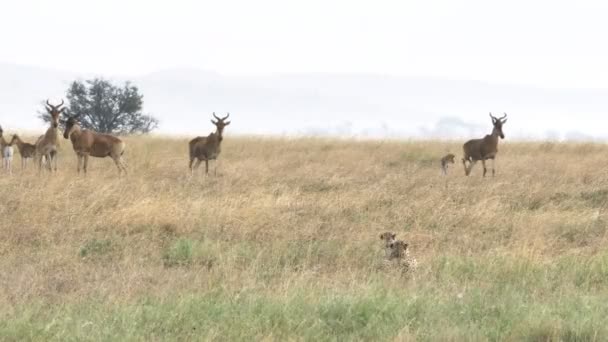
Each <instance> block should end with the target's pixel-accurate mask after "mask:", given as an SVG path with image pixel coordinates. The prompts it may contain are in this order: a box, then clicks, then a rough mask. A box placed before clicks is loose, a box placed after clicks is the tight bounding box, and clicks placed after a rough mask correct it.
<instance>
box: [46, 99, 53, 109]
mask: <svg viewBox="0 0 608 342" xmlns="http://www.w3.org/2000/svg"><path fill="white" fill-rule="evenodd" d="M46 105H47V106H49V107H51V108H55V106H53V105H52V104H51V103H50V102H49V99H46Z"/></svg>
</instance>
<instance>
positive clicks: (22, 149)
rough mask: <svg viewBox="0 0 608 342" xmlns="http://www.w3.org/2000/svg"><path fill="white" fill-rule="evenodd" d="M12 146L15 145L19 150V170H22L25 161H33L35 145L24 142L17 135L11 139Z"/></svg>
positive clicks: (25, 163)
mask: <svg viewBox="0 0 608 342" xmlns="http://www.w3.org/2000/svg"><path fill="white" fill-rule="evenodd" d="M12 144H15V145H17V150H19V155H21V170H23V169H25V166H26V165H27V160H28V159H33V158H34V156H35V155H36V145H34V144H29V143H26V142H24V141H23V140H21V138H20V137H19V136H18V135H17V134H13V138H12V139H11V145H12Z"/></svg>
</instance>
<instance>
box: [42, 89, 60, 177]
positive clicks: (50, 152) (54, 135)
mask: <svg viewBox="0 0 608 342" xmlns="http://www.w3.org/2000/svg"><path fill="white" fill-rule="evenodd" d="M61 106H63V100H61V104H59V105H58V106H53V105H52V104H50V103H49V100H46V106H45V107H44V108H46V111H47V112H48V113H49V114H50V115H51V127H49V129H47V130H46V133H44V135H42V136H40V137H39V138H38V140H37V141H36V157H37V158H38V170H39V171H40V170H42V159H43V158H44V159H46V164H47V168H48V170H49V171H51V169H52V166H51V164H55V171H57V150H58V148H59V115H61V113H63V111H64V110H65V107H63V108H60V107H61Z"/></svg>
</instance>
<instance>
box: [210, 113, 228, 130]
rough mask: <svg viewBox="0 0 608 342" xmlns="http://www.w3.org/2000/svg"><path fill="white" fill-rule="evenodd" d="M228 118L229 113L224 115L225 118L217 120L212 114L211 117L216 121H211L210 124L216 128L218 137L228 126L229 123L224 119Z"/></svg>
mask: <svg viewBox="0 0 608 342" xmlns="http://www.w3.org/2000/svg"><path fill="white" fill-rule="evenodd" d="M229 116H230V113H226V116H224V117H223V118H218V117H217V115H215V112H213V117H214V118H215V119H216V121H213V119H212V120H211V123H212V124H214V125H215V127H217V133H218V134H219V135H222V132H223V131H224V127H226V126H228V125H230V121H225V120H226V119H228V117H229Z"/></svg>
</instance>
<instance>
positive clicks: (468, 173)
mask: <svg viewBox="0 0 608 342" xmlns="http://www.w3.org/2000/svg"><path fill="white" fill-rule="evenodd" d="M475 164H477V160H469V167H468V168H467V176H468V175H470V174H471V171H473V166H475Z"/></svg>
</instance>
